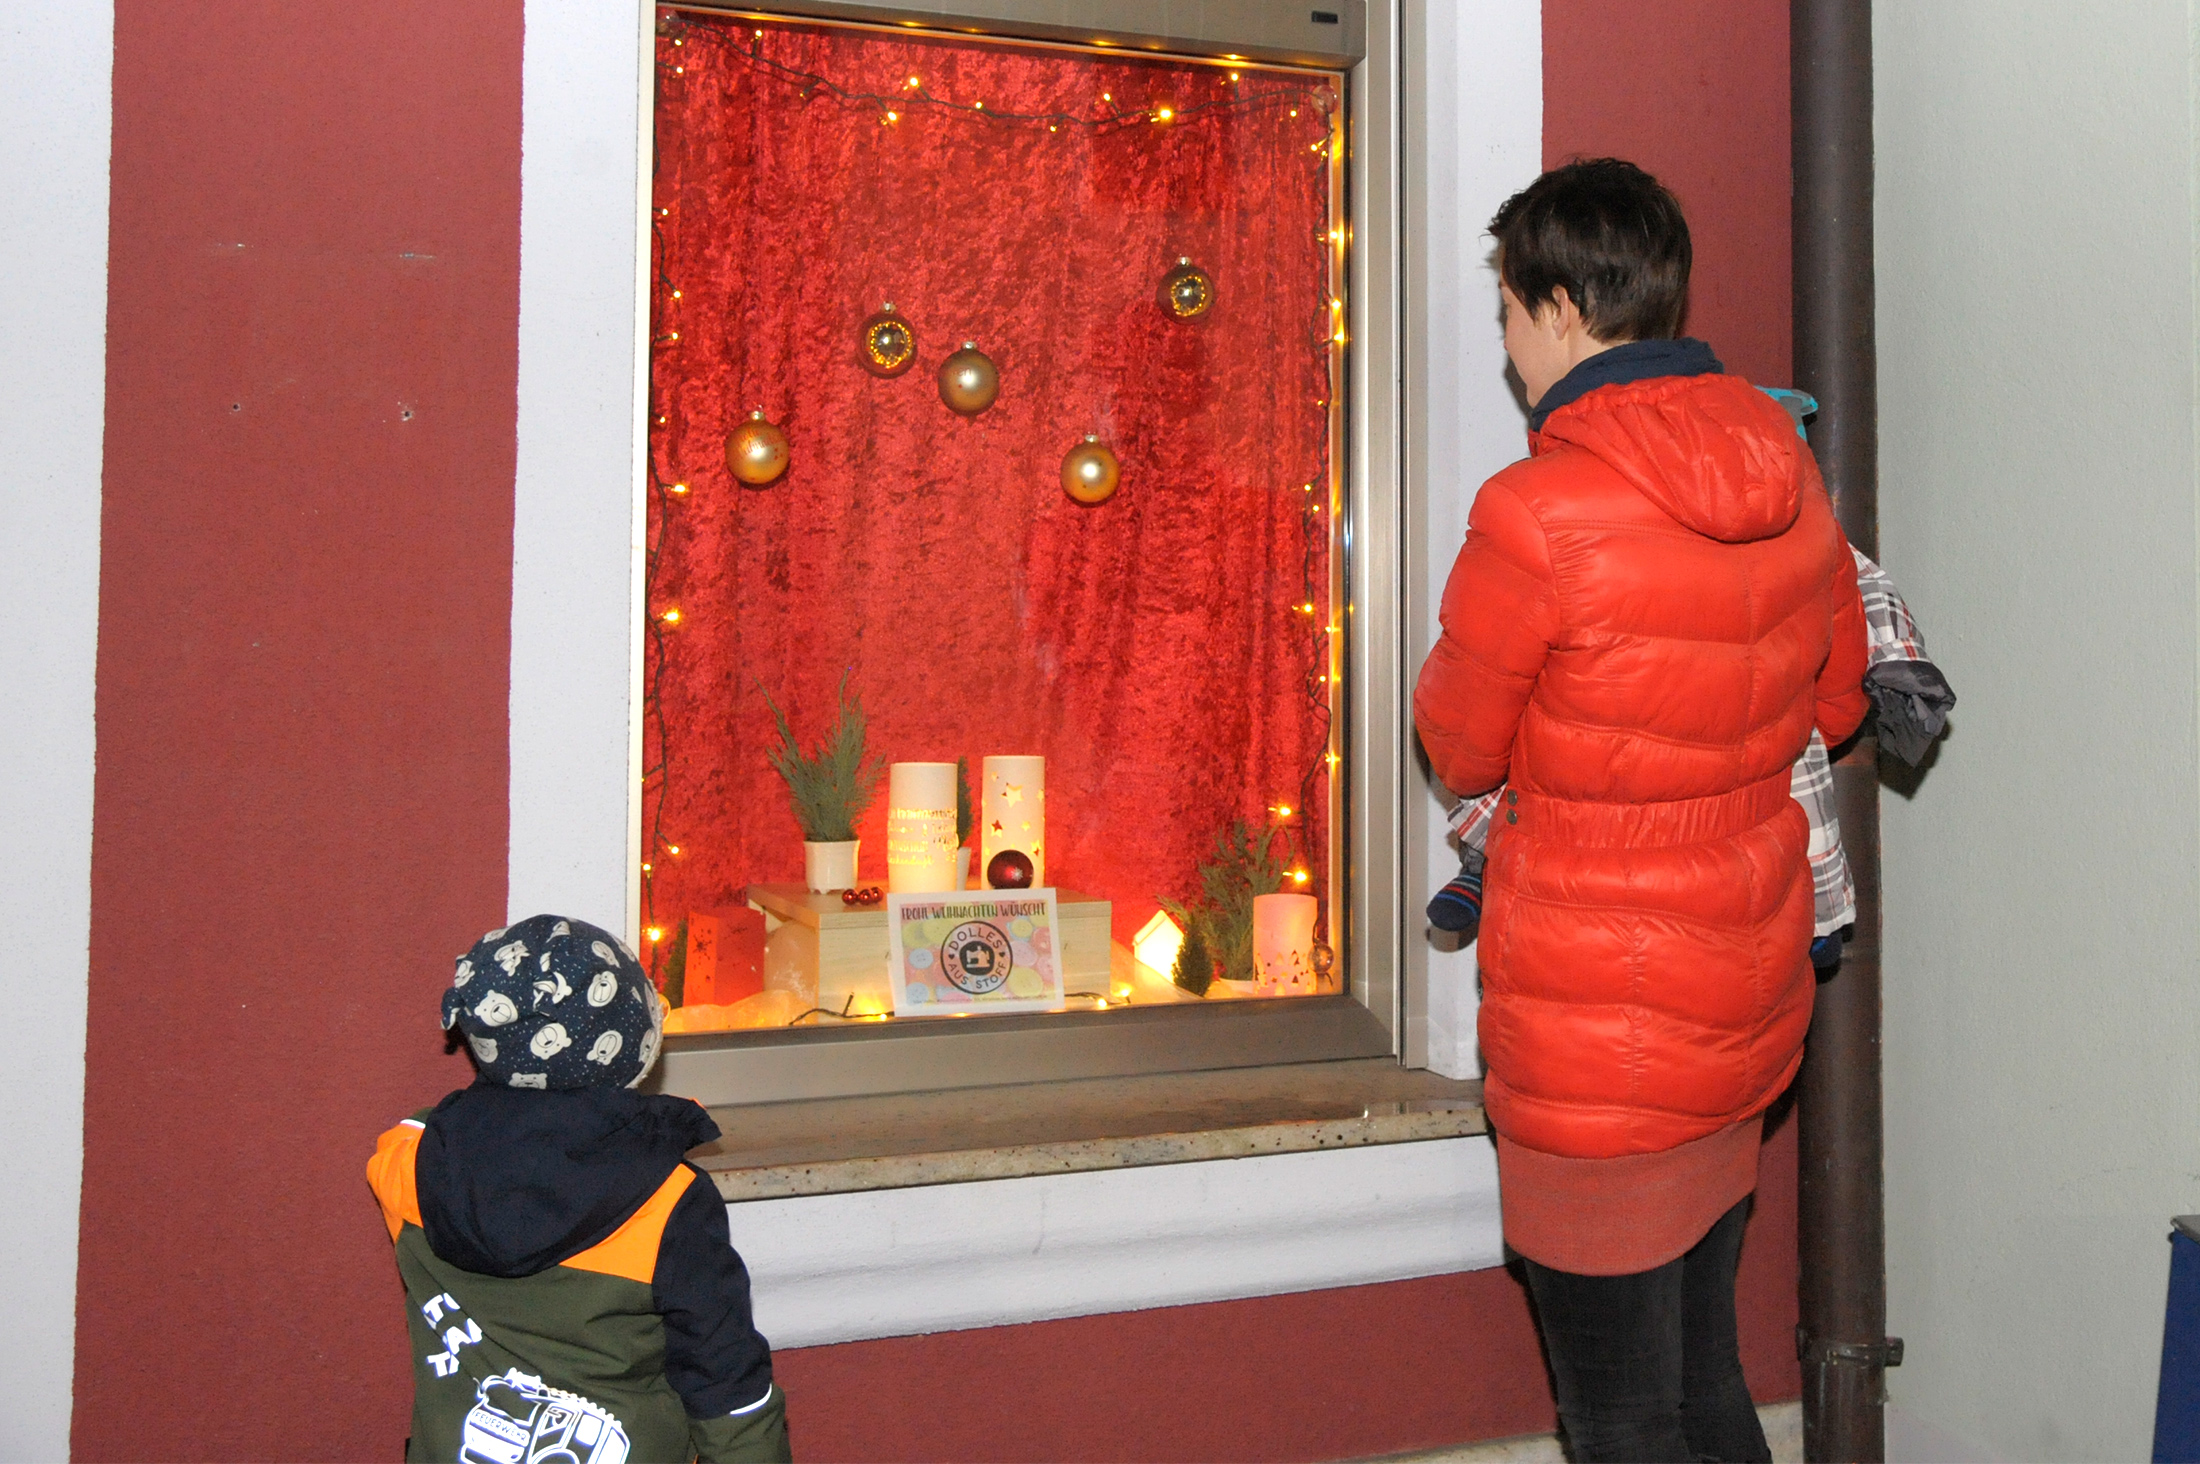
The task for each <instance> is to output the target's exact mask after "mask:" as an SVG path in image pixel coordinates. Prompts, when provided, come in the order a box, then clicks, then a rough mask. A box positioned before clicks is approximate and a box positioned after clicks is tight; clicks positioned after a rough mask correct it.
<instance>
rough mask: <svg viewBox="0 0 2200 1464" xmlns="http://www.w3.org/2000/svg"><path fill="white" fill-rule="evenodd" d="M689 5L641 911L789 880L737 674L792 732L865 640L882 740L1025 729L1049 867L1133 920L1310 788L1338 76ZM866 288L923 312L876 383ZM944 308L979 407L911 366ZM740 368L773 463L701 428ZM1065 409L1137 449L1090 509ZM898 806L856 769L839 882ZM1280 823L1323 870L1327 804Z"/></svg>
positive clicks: (726, 421)
mask: <svg viewBox="0 0 2200 1464" xmlns="http://www.w3.org/2000/svg"><path fill="white" fill-rule="evenodd" d="M676 25H677V27H678V28H677V29H673V30H668V32H667V33H666V34H664V35H661V36H660V37H659V41H658V57H659V61H660V66H659V72H658V89H659V101H658V111H657V176H656V203H657V214H656V217H655V224H656V234H657V250H656V268H657V272H658V279H657V321H656V326H655V338H656V354H655V367H654V374H653V387H654V393H655V400H654V411H653V419H654V426H653V434H652V448H653V453H654V457H653V462H654V468H655V471H656V473H657V474H658V475H659V476H660V479H661V484H660V486H659V488H658V490H657V491H654V492H653V493H652V512H651V521H650V529H651V534H652V539H653V542H655V543H656V544H657V545H658V550H657V555H656V560H655V564H654V567H653V570H652V575H651V581H652V583H651V604H650V607H649V608H650V613H651V615H652V616H653V617H654V619H653V626H652V635H651V641H652V646H653V649H654V651H655V653H654V654H653V655H652V657H651V660H650V662H649V665H650V676H651V680H652V683H653V686H654V689H655V692H656V695H657V698H658V700H657V703H656V707H655V710H656V711H657V713H658V716H657V718H655V719H653V720H652V722H651V724H650V730H649V733H648V743H647V746H648V750H647V754H646V757H645V761H647V762H649V763H651V764H652V765H654V764H656V763H657V762H659V760H660V754H661V760H662V763H663V765H664V768H665V773H664V776H663V778H662V780H661V781H660V780H659V779H657V778H652V779H651V780H650V781H649V784H648V789H649V801H648V804H647V812H646V814H645V829H647V830H649V838H650V840H651V842H652V844H653V847H654V848H655V851H656V854H655V858H654V861H653V862H654V864H655V867H656V875H655V881H656V883H655V887H654V889H653V890H652V891H650V894H651V901H650V904H651V913H652V916H653V918H654V920H655V921H656V922H657V923H660V924H663V925H666V926H668V927H669V926H670V925H671V924H672V923H673V922H674V921H675V920H677V919H679V918H680V917H681V916H682V915H683V914H684V913H686V912H687V911H688V910H690V909H693V908H697V907H700V906H707V905H711V904H716V903H722V902H725V901H727V900H729V899H731V898H733V897H734V896H735V895H736V893H737V892H738V891H739V890H740V889H741V887H742V886H744V885H746V884H747V883H749V882H750V881H752V880H775V879H776V880H791V879H796V878H799V877H800V871H801V847H800V839H801V834H800V831H799V830H798V828H797V826H796V824H795V821H794V818H793V816H792V813H791V811H790V809H789V806H788V800H787V797H786V794H785V791H784V789H783V787H782V785H781V784H780V783H779V781H778V778H777V776H776V775H775V774H774V773H773V772H772V771H771V769H770V768H769V766H768V765H767V764H766V762H765V759H764V751H765V748H766V747H767V746H768V745H769V741H770V736H771V726H772V724H771V720H770V714H769V712H768V711H767V709H766V706H765V702H764V698H763V696H762V695H761V694H760V693H759V691H758V689H757V683H758V681H759V680H760V681H761V682H762V683H763V684H764V685H765V686H767V687H769V688H770V689H771V692H772V695H773V696H774V697H775V698H776V699H777V700H778V701H779V703H780V704H781V706H783V707H785V708H786V709H787V711H788V713H789V716H790V717H791V718H792V720H793V722H794V725H795V729H796V731H797V733H798V735H800V736H801V737H802V738H803V739H804V740H805V741H806V742H808V741H814V740H815V739H816V738H818V737H819V736H820V735H821V734H822V732H823V731H824V729H825V728H826V727H827V726H828V725H829V724H830V721H831V718H832V706H833V692H834V687H835V685H836V683H837V682H838V681H839V679H840V677H841V674H842V672H843V670H845V669H847V668H851V667H852V668H853V676H852V678H851V681H850V686H851V689H852V690H853V691H854V692H856V693H857V694H859V695H860V696H861V697H862V700H863V703H864V706H865V709H866V711H867V712H868V714H869V716H870V725H871V746H872V748H873V749H875V750H878V751H881V752H883V753H885V754H886V755H887V756H888V757H889V758H892V759H911V760H952V759H954V758H955V757H956V756H957V755H959V754H960V755H967V756H968V757H969V758H970V759H971V763H972V768H973V783H974V784H975V782H976V776H975V773H976V766H977V763H978V760H979V759H980V758H982V757H983V756H984V755H986V754H988V753H1033V752H1037V753H1043V754H1045V755H1046V757H1047V759H1048V763H1049V767H1048V776H1047V782H1048V791H1049V796H1048V799H1047V811H1048V829H1047V845H1048V849H1047V868H1048V874H1049V883H1051V884H1055V885H1060V886H1066V887H1072V888H1077V889H1081V890H1086V891H1089V892H1092V893H1097V894H1101V895H1106V896H1108V897H1111V898H1112V899H1114V900H1115V902H1116V905H1115V933H1116V938H1117V939H1118V940H1127V939H1128V938H1129V936H1130V934H1131V933H1132V932H1134V931H1135V930H1136V929H1137V928H1138V926H1139V924H1140V923H1141V922H1143V921H1144V920H1145V919H1146V918H1147V916H1148V915H1150V914H1151V913H1152V911H1153V908H1154V903H1153V901H1154V897H1155V896H1156V895H1157V894H1185V893H1190V892H1192V890H1193V889H1194V888H1196V885H1195V878H1194V865H1195V862H1196V861H1197V859H1198V858H1199V857H1200V856H1201V855H1203V854H1205V853H1206V851H1207V849H1208V846H1209V844H1210V842H1211V840H1212V839H1213V837H1214V835H1215V833H1216V832H1217V831H1218V830H1219V829H1221V828H1222V827H1224V826H1225V825H1227V824H1228V823H1229V821H1230V820H1232V819H1234V818H1246V819H1251V820H1256V821H1260V822H1266V821H1267V820H1268V819H1269V817H1270V815H1269V809H1270V808H1271V807H1273V806H1275V805H1277V804H1284V805H1289V806H1293V807H1296V806H1297V805H1299V804H1300V803H1301V797H1300V789H1301V786H1302V780H1303V779H1305V778H1306V776H1307V775H1308V773H1309V771H1310V770H1313V769H1316V768H1318V767H1320V760H1321V757H1322V753H1323V751H1324V749H1325V747H1326V745H1327V743H1326V721H1327V717H1326V713H1325V711H1324V710H1323V706H1322V704H1321V702H1320V701H1319V700H1317V699H1316V697H1317V696H1318V695H1319V692H1320V691H1321V690H1322V688H1320V687H1319V686H1318V685H1312V684H1310V681H1309V678H1310V677H1312V676H1314V675H1316V674H1318V673H1319V671H1320V670H1321V669H1322V668H1321V666H1320V665H1318V664H1317V657H1318V654H1319V647H1320V644H1321V633H1320V627H1321V626H1323V625H1324V624H1326V623H1327V621H1328V615H1329V594H1328V590H1327V585H1328V573H1329V571H1328V557H1327V540H1328V534H1329V515H1328V513H1327V511H1326V510H1327V504H1328V492H1329V490H1328V471H1329V467H1328V438H1329V421H1330V414H1329V407H1328V399H1329V396H1330V379H1331V377H1330V370H1331V360H1330V357H1331V348H1330V344H1329V340H1328V336H1329V332H1330V329H1331V324H1330V314H1329V299H1330V288H1331V277H1330V262H1331V255H1330V245H1329V241H1328V239H1327V237H1326V231H1327V229H1328V228H1329V226H1330V225H1329V180H1330V165H1329V161H1328V147H1327V142H1328V138H1329V132H1330V120H1329V109H1330V107H1331V106H1332V105H1333V90H1332V83H1331V82H1330V80H1329V79H1328V78H1327V77H1324V76H1318V75H1306V74H1298V73H1278V72H1273V71H1267V72H1263V71H1255V70H1251V69H1246V70H1244V71H1243V72H1242V79H1241V80H1239V81H1237V82H1233V81H1231V80H1230V76H1231V73H1230V71H1229V70H1228V69H1227V68H1217V67H1214V66H1197V65H1187V64H1179V63H1161V62H1154V61H1148V60H1134V59H1124V60H1116V59H1112V58H1095V57H1093V56H1090V55H1085V54H1080V53H1075V52H1066V51H1047V50H1039V49H1032V48H1023V49H1011V48H1006V47H1001V46H993V45H981V44H967V43H959V42H945V41H939V40H928V39H917V38H908V37H902V36H894V35H881V34H879V33H876V32H863V31H855V30H839V29H834V28H829V27H806V26H786V25H765V26H763V27H761V28H759V27H757V26H754V25H752V24H749V23H746V22H732V21H719V20H714V19H703V18H686V19H684V20H682V21H680V22H677V23H676ZM820 77H821V78H824V79H825V81H826V82H827V83H829V85H820V84H817V83H816V82H815V81H814V80H811V79H812V78H820ZM911 78H917V79H918V82H919V85H918V86H916V87H912V86H910V84H909V83H910V80H911ZM848 94H853V95H848ZM866 97H868V98H873V99H869V100H867V99H865V98H866ZM928 99H931V100H928ZM980 102H982V103H983V104H984V111H983V112H979V111H977V110H976V109H975V108H976V104H977V103H980ZM942 104H945V105H942ZM1163 107H1167V108H1168V109H1170V113H1171V116H1170V119H1169V120H1167V121H1165V122H1164V121H1161V120H1158V114H1159V113H1160V110H1161V109H1162V108H1163ZM889 110H891V111H892V112H894V113H895V114H896V119H895V120H893V121H889V120H888V119H887V113H888V111H889ZM1019 114H1020V115H1021V116H1023V117H1028V118H1030V119H1031V120H1022V121H1020V120H1016V117H1017V115H1019ZM1048 114H1054V118H1055V120H1053V121H1051V122H1050V121H1049V120H1048ZM1179 256H1189V257H1191V258H1192V259H1194V260H1196V261H1197V262H1199V263H1200V264H1201V265H1202V266H1204V267H1205V268H1206V269H1207V270H1208V271H1209V272H1210V273H1211V274H1212V275H1213V277H1214V280H1215V286H1216V303H1215V305H1214V306H1213V308H1212V309H1211V310H1210V311H1209V312H1208V313H1207V315H1206V316H1204V317H1202V318H1200V319H1197V320H1194V321H1190V322H1179V321H1175V320H1172V319H1171V318H1170V317H1169V316H1168V315H1167V314H1166V313H1165V312H1164V311H1163V310H1162V308H1161V307H1160V305H1159V303H1158V300H1157V288H1158V285H1159V282H1160V280H1161V277H1162V275H1163V274H1164V273H1165V272H1166V271H1167V270H1168V269H1169V268H1170V266H1171V265H1173V264H1174V263H1175V261H1176V260H1177V258H1178V257H1179ZM674 291H678V295H677V297H675V296H674V294H673V292H674ZM887 301H891V302H893V303H894V304H895V305H896V306H897V307H898V309H899V311H900V313H901V314H902V315H904V316H906V317H907V318H908V319H909V321H910V322H911V323H912V324H913V325H914V327H915V329H916V333H917V343H918V344H917V360H916V364H915V365H914V366H913V367H912V368H911V369H910V370H909V371H908V372H907V373H906V374H904V375H902V376H900V377H898V378H895V379H891V380H887V379H880V378H876V377H873V376H871V375H869V374H867V373H866V372H865V371H864V370H863V369H862V366H861V364H860V358H859V353H858V348H857V333H858V326H859V323H860V322H861V321H862V320H863V319H864V318H865V317H866V316H868V315H869V314H870V313H871V312H873V311H875V310H877V309H878V308H879V307H880V305H881V304H882V303H884V302H887ZM964 341H976V342H977V343H978V345H979V346H980V348H981V349H983V350H984V351H985V352H986V353H987V354H989V355H990V356H991V357H992V358H993V359H994V361H995V362H996V363H997V364H998V366H999V368H1000V372H1001V382H1002V385H1001V393H1000V398H999V401H998V402H997V403H996V404H995V405H994V406H993V407H992V408H991V409H990V410H988V411H987V412H985V413H984V414H982V415H980V416H978V417H976V418H974V419H965V418H963V417H960V416H957V415H956V414H955V413H953V412H951V411H949V410H948V409H947V407H946V406H944V405H943V404H942V403H941V401H940V397H939V393H938V389H937V385H936V373H937V372H938V369H939V366H940V363H941V362H942V361H943V360H944V359H945V358H946V356H947V355H948V354H950V353H951V352H952V351H954V350H955V349H956V348H957V347H958V346H959V345H960V344H961V343H962V342H964ZM759 407H761V408H762V409H763V411H764V412H765V414H766V415H767V416H768V417H769V418H770V419H772V420H773V421H775V422H777V423H778V424H780V425H781V426H782V427H783V428H784V429H785V430H786V433H787V435H788V437H789V439H790V440H791V442H792V450H793V463H792V466H791V467H790V468H789V470H788V471H787V473H786V475H785V476H784V477H783V478H781V479H780V480H779V481H777V482H775V483H773V484H771V485H770V486H769V487H767V488H763V489H749V488H744V487H742V486H740V485H739V484H738V483H736V482H735V481H734V480H733V479H732V477H731V475H730V474H729V473H728V471H727V469H726V467H725V463H724V446H725V439H726V434H727V433H728V432H729V431H730V430H731V429H732V428H733V427H734V426H736V425H737V424H738V423H739V422H740V421H741V419H742V418H744V417H745V416H746V415H747V413H748V412H749V411H750V410H752V409H755V408H759ZM1088 432H1089V433H1097V434H1098V435H1099V437H1100V439H1101V440H1102V441H1103V442H1105V443H1107V444H1109V445H1111V446H1112V447H1113V448H1114V450H1115V452H1116V453H1117V455H1118V456H1119V457H1120V458H1121V460H1122V464H1123V479H1122V488H1121V490H1120V491H1119V492H1118V493H1117V494H1116V495H1115V497H1114V498H1112V499H1111V500H1109V501H1108V502H1107V503H1105V504H1102V505H1100V506H1098V507H1091V508H1087V507H1081V506H1079V505H1078V504H1076V503H1074V502H1072V501H1070V499H1069V498H1068V497H1067V496H1066V495H1065V494H1064V493H1063V491H1062V488H1061V482H1060V469H1061V462H1062V457H1063V455H1064V453H1065V452H1067V451H1068V450H1069V449H1070V448H1071V447H1072V446H1073V445H1075V444H1076V443H1077V442H1079V441H1080V440H1081V439H1082V438H1083V436H1084V435H1085V434H1086V433H1088ZM1309 482H1311V483H1314V484H1315V485H1316V491H1315V493H1314V494H1312V495H1311V496H1310V495H1309V494H1308V493H1307V492H1306V491H1305V488H1304V485H1305V484H1307V483H1309ZM673 484H686V485H688V490H689V491H687V492H686V493H685V494H680V493H675V492H672V491H670V485H673ZM1310 502H1312V503H1315V504H1317V505H1318V506H1320V508H1321V509H1322V510H1323V511H1322V512H1320V513H1319V515H1318V516H1317V517H1315V518H1314V519H1313V520H1312V523H1311V528H1309V527H1308V526H1307V524H1306V523H1305V522H1303V519H1304V514H1305V510H1306V508H1307V506H1308V505H1309V503H1310ZM1308 577H1310V578H1311V582H1312V584H1313V585H1314V586H1315V592H1314V595H1313V600H1314V609H1313V610H1312V611H1311V612H1308V611H1304V610H1301V609H1300V608H1299V607H1300V606H1301V605H1302V604H1304V603H1305V602H1306V595H1305V592H1304V589H1303V585H1304V584H1305V583H1306V582H1307V579H1308ZM671 608H677V609H678V610H679V611H680V613H681V614H680V621H679V623H678V625H677V627H675V628H669V629H668V628H666V627H665V625H664V621H663V619H662V616H663V614H664V612H665V611H666V610H668V609H671ZM1310 690H1311V691H1312V692H1313V693H1314V694H1313V695H1310ZM660 736H661V740H660ZM1315 787H1316V791H1317V793H1318V795H1319V797H1317V799H1316V800H1314V801H1315V802H1316V803H1317V804H1318V803H1319V801H1320V798H1324V797H1326V779H1324V780H1322V782H1320V783H1318V784H1316V785H1315ZM660 789H661V790H662V791H661V792H660V791H659V790H660ZM660 805H661V806H660ZM883 823H884V788H883V786H882V787H881V789H880V797H879V799H878V800H877V801H876V802H875V803H874V805H873V807H872V809H871V811H870V813H869V814H868V815H867V816H866V818H865V819H864V820H863V821H862V823H861V824H860V825H859V832H860V833H861V834H862V837H863V840H864V848H863V861H864V864H863V876H864V877H865V878H866V879H879V880H881V881H883V878H884V874H885V868H884V864H885V860H884V839H883V836H882V835H883ZM1304 832H1305V833H1306V834H1308V835H1309V837H1307V838H1306V840H1305V845H1306V846H1307V853H1308V856H1309V862H1310V867H1311V868H1312V869H1313V871H1314V874H1315V881H1316V882H1315V883H1314V884H1313V885H1312V886H1310V887H1311V888H1314V889H1320V888H1322V885H1321V883H1320V881H1321V880H1322V879H1323V878H1324V877H1325V870H1324V868H1323V863H1324V862H1323V861H1322V860H1321V859H1320V854H1321V839H1322V837H1323V834H1322V831H1321V830H1320V829H1319V828H1318V827H1316V828H1313V829H1308V830H1305V831H1304ZM973 842H975V840H974V839H973ZM674 845H676V846H678V847H679V848H680V850H681V853H680V854H679V855H678V856H673V855H671V854H670V853H669V846H674Z"/></svg>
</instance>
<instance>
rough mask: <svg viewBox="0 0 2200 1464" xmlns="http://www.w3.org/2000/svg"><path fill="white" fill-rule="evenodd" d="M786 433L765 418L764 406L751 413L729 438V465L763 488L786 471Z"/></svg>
mask: <svg viewBox="0 0 2200 1464" xmlns="http://www.w3.org/2000/svg"><path fill="white" fill-rule="evenodd" d="M787 458H788V453H787V434H786V433H784V432H782V431H780V430H779V429H778V428H777V427H775V426H774V425H772V424H771V423H770V422H767V421H765V420H764V409H763V408H762V407H758V408H757V409H756V410H755V411H753V412H751V413H749V420H748V421H746V422H743V423H742V424H741V425H740V426H738V427H736V428H734V429H733V435H732V436H730V437H728V438H727V439H726V468H727V470H728V471H729V472H731V473H732V474H733V476H734V477H736V478H738V479H740V480H741V481H742V482H744V483H746V484H748V485H749V486H750V487H751V488H761V487H763V486H764V485H765V484H766V483H769V482H771V481H773V480H774V479H776V478H777V477H778V476H779V475H780V474H781V473H784V472H786V471H787Z"/></svg>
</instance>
